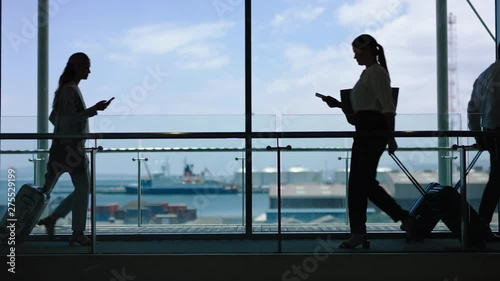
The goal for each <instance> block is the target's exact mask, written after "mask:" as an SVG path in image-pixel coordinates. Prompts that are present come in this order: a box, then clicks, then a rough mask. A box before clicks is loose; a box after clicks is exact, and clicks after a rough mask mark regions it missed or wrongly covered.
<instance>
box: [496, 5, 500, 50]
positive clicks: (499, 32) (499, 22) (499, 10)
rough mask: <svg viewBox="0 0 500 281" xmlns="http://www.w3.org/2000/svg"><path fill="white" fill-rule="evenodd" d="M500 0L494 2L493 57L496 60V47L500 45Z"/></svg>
mask: <svg viewBox="0 0 500 281" xmlns="http://www.w3.org/2000/svg"><path fill="white" fill-rule="evenodd" d="M499 17H500V0H495V41H496V44H495V56H496V58H497V59H498V58H499V57H498V52H497V46H498V44H500V18H499Z"/></svg>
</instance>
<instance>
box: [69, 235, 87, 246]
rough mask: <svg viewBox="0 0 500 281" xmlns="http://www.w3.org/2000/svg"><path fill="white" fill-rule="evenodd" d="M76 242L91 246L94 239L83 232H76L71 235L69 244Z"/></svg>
mask: <svg viewBox="0 0 500 281" xmlns="http://www.w3.org/2000/svg"><path fill="white" fill-rule="evenodd" d="M75 244H79V245H81V246H90V245H91V244H92V240H90V238H88V237H87V236H85V235H84V234H83V232H79V233H75V232H73V234H72V235H71V238H70V239H69V245H70V246H73V245H75Z"/></svg>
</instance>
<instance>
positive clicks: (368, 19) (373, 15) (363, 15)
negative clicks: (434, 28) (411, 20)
mask: <svg viewBox="0 0 500 281" xmlns="http://www.w3.org/2000/svg"><path fill="white" fill-rule="evenodd" d="M406 2H409V0H377V1H373V0H362V1H356V2H354V3H352V4H344V5H342V6H340V8H339V9H338V10H337V11H336V14H335V17H336V18H337V19H338V22H339V23H340V24H341V25H347V26H366V25H382V24H383V23H385V22H387V21H390V20H391V19H394V18H395V17H397V16H398V15H399V14H400V12H401V10H402V8H403V6H404V5H405V3H406ZM426 4H427V5H428V3H427V2H426Z"/></svg>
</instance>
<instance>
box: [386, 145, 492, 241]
mask: <svg viewBox="0 0 500 281" xmlns="http://www.w3.org/2000/svg"><path fill="white" fill-rule="evenodd" d="M480 156H481V151H479V152H478V153H477V154H476V156H475V157H474V158H473V159H472V161H471V163H470V164H469V166H468V167H467V170H466V174H467V173H468V172H469V171H470V170H471V169H472V167H473V166H474V164H475V163H476V161H477V160H478V159H479V157H480ZM391 157H392V158H393V159H394V161H395V162H396V164H397V165H398V166H399V167H400V168H401V170H403V172H404V173H405V174H406V176H408V178H409V179H410V181H411V182H412V183H413V185H415V187H416V188H417V190H418V191H419V192H420V194H421V195H420V197H419V198H418V199H417V201H416V202H415V204H414V205H413V206H412V208H411V209H410V214H411V215H413V216H415V217H416V218H417V220H416V223H415V228H414V232H413V234H414V235H415V238H416V239H417V240H423V239H424V238H425V237H428V236H429V234H430V233H431V232H432V230H433V229H434V227H436V225H437V223H438V222H439V220H442V221H443V222H444V224H445V225H446V226H447V227H448V228H449V229H450V231H451V232H452V233H453V234H454V236H456V237H460V234H461V197H460V193H459V192H458V189H459V187H460V181H459V182H458V183H457V184H456V185H455V187H451V186H445V185H441V184H439V183H435V182H431V183H429V184H428V185H427V186H426V188H425V189H424V188H423V187H422V186H421V185H420V184H419V183H418V182H417V180H416V179H415V178H414V177H413V176H412V175H411V174H410V172H409V171H408V169H406V167H405V166H404V165H403V164H402V163H401V161H400V160H399V158H397V157H396V155H394V154H391ZM467 208H468V213H469V225H468V233H467V234H468V239H469V242H470V243H471V244H472V245H475V246H478V247H484V238H485V237H486V235H487V234H488V230H489V227H488V226H487V225H486V224H485V223H483V222H482V221H481V219H480V217H479V215H478V213H477V212H476V210H474V208H472V206H470V205H469V204H467Z"/></svg>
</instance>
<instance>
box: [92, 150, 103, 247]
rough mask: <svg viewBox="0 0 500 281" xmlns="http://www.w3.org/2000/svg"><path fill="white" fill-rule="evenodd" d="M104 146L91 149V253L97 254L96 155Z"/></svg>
mask: <svg viewBox="0 0 500 281" xmlns="http://www.w3.org/2000/svg"><path fill="white" fill-rule="evenodd" d="M102 149H103V148H102V146H98V147H92V148H90V194H91V196H92V200H91V201H90V202H91V203H90V218H91V222H90V224H91V233H92V244H91V250H90V252H91V253H92V254H95V248H96V242H97V234H96V214H95V208H96V180H95V179H96V170H95V166H96V163H95V161H96V153H97V152H98V151H102Z"/></svg>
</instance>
